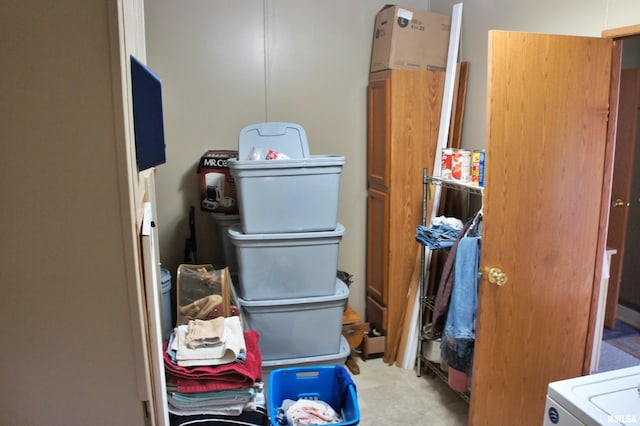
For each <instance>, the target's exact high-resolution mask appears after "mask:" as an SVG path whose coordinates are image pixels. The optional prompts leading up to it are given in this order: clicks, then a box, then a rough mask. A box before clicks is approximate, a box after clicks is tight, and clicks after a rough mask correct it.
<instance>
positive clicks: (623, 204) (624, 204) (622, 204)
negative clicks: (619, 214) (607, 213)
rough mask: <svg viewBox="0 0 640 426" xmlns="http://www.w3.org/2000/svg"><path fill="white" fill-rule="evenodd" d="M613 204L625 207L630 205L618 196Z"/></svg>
mask: <svg viewBox="0 0 640 426" xmlns="http://www.w3.org/2000/svg"><path fill="white" fill-rule="evenodd" d="M611 205H612V206H613V207H623V206H626V205H628V204H627V203H625V202H624V201H622V200H621V199H620V198H617V199H616V200H615V201H614V202H612V203H611Z"/></svg>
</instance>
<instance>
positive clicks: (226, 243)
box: [211, 212, 240, 281]
mask: <svg viewBox="0 0 640 426" xmlns="http://www.w3.org/2000/svg"><path fill="white" fill-rule="evenodd" d="M211 216H213V220H214V221H215V223H216V228H217V230H218V237H219V243H220V245H221V248H222V254H223V256H224V262H225V266H226V267H228V268H229V273H230V274H231V277H232V278H234V280H235V281H237V276H238V261H237V259H236V248H235V246H234V245H233V243H232V242H231V239H230V238H229V232H228V231H229V228H230V227H231V226H233V225H239V224H240V215H237V214H224V213H215V212H212V213H211Z"/></svg>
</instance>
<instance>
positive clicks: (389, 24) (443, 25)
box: [370, 5, 451, 72]
mask: <svg viewBox="0 0 640 426" xmlns="http://www.w3.org/2000/svg"><path fill="white" fill-rule="evenodd" d="M450 30H451V17H450V16H448V15H441V14H438V13H432V12H426V11H420V10H414V9H408V8H404V7H400V6H394V5H386V6H385V7H384V8H382V10H380V12H378V14H377V15H376V23H375V28H374V33H373V46H372V49H371V68H370V72H375V71H382V70H386V69H406V70H442V69H445V68H446V66H447V54H448V50H449V32H450Z"/></svg>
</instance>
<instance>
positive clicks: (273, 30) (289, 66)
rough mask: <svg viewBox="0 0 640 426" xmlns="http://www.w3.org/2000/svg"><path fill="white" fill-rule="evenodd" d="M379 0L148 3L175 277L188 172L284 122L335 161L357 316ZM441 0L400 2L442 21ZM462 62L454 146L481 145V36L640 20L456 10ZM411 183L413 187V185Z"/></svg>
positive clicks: (585, 10)
mask: <svg viewBox="0 0 640 426" xmlns="http://www.w3.org/2000/svg"><path fill="white" fill-rule="evenodd" d="M385 3H388V2H386V1H381V0H380V1H379V0H376V1H373V0H371V1H367V0H351V1H344V0H328V1H323V2H318V1H311V0H307V1H299V0H243V1H233V0H228V1H215V2H213V1H205V0H200V1H190V2H188V3H183V2H175V1H171V0H155V1H150V2H147V4H146V25H147V54H148V60H149V64H150V65H151V66H152V68H154V70H155V71H156V72H157V73H158V74H159V75H160V76H161V77H162V79H163V83H164V96H165V97H164V101H165V105H166V106H165V117H166V132H167V145H168V151H167V154H168V162H167V164H166V165H163V166H161V167H160V168H159V169H158V178H157V184H158V188H157V189H158V202H159V219H160V231H161V233H160V239H161V255H162V258H163V262H164V263H165V266H166V267H169V268H170V269H172V270H175V266H176V265H177V264H178V263H179V262H180V261H181V260H182V251H183V247H184V238H185V237H186V236H187V224H186V216H187V211H188V207H189V206H190V205H196V206H197V205H198V193H197V188H198V180H197V175H196V172H195V170H196V165H197V161H198V159H199V157H200V155H201V154H202V153H203V152H204V151H206V150H207V149H234V148H235V147H236V146H237V136H238V133H239V130H240V129H241V128H242V127H243V126H245V125H247V124H252V123H256V122H260V121H292V122H297V123H299V124H301V125H302V126H303V127H304V128H305V129H306V131H307V134H308V137H309V144H310V149H311V151H312V153H317V154H335V155H344V156H345V158H346V164H345V167H344V172H343V175H342V180H341V189H340V208H339V221H340V222H341V223H343V224H344V225H345V227H346V234H345V236H344V238H343V241H342V244H341V247H340V261H339V268H340V269H343V270H345V271H348V272H350V273H352V274H354V275H355V283H354V284H353V285H352V287H351V295H350V303H351V305H352V306H353V307H354V308H355V309H356V310H357V311H359V312H360V313H362V314H364V300H365V252H366V248H365V247H366V246H365V244H366V232H365V225H366V170H365V169H366V85H367V77H368V64H369V56H370V49H371V35H372V34H371V33H372V29H373V21H374V17H375V14H376V12H377V11H378V10H379V9H380V8H381V7H382V6H383V5H384V4H385ZM454 3H456V2H455V1H451V0H432V1H427V0H423V1H415V0H413V1H404V2H402V3H398V4H401V5H404V6H407V7H415V8H422V9H430V10H432V11H434V12H439V13H446V14H451V7H452V5H453V4H454ZM463 9H464V10H463V22H462V35H461V46H460V54H461V59H462V60H465V61H469V62H470V63H471V68H470V77H469V89H468V90H469V91H468V98H467V106H466V111H465V124H464V132H463V146H465V147H467V148H482V147H484V139H485V103H486V100H485V96H486V62H487V61H486V55H487V31H488V30H489V29H505V30H517V31H531V32H549V33H558V34H576V35H585V36H599V35H600V32H601V31H602V30H603V29H606V28H615V27H621V26H625V25H631V24H637V23H640V15H639V14H638V13H637V3H636V0H589V1H584V0H565V1H563V2H556V1H551V0H545V1H542V2H530V1H512V0H483V1H478V0H470V1H467V2H464V8H463ZM417 184H418V185H419V184H420V183H417ZM197 227H198V238H199V240H198V244H199V246H198V249H199V261H202V262H205V261H206V262H214V261H215V260H216V249H215V247H214V245H215V242H214V241H215V240H214V237H215V231H214V224H213V221H212V219H211V218H210V217H208V216H206V215H204V214H198V216H197Z"/></svg>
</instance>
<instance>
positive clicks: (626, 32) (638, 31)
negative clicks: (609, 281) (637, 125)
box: [582, 24, 640, 374]
mask: <svg viewBox="0 0 640 426" xmlns="http://www.w3.org/2000/svg"><path fill="white" fill-rule="evenodd" d="M638 36H640V24H638V25H631V26H626V27H620V28H613V29H608V30H604V31H602V37H603V38H611V39H613V48H612V60H611V83H610V93H609V126H608V130H607V142H606V148H605V153H604V155H605V174H604V185H603V186H602V195H601V199H602V202H601V203H600V206H601V208H600V229H599V231H598V247H597V251H596V259H604V256H605V255H606V249H607V247H606V246H607V235H608V231H609V229H608V228H609V212H610V208H611V186H612V183H613V164H614V153H615V146H616V144H615V142H616V136H617V123H618V104H619V99H620V73H621V71H622V42H623V40H624V39H626V38H631V37H638ZM601 280H602V268H598V267H596V268H595V275H594V282H593V290H594V291H593V292H592V296H591V309H590V312H591V314H590V318H589V330H588V334H587V342H586V348H585V357H584V363H583V365H582V372H583V374H589V373H590V368H591V359H592V357H593V356H594V354H593V341H594V337H595V335H596V334H597V333H596V326H597V324H596V317H597V313H598V299H599V297H600V281H601ZM603 314H604V312H603Z"/></svg>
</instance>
